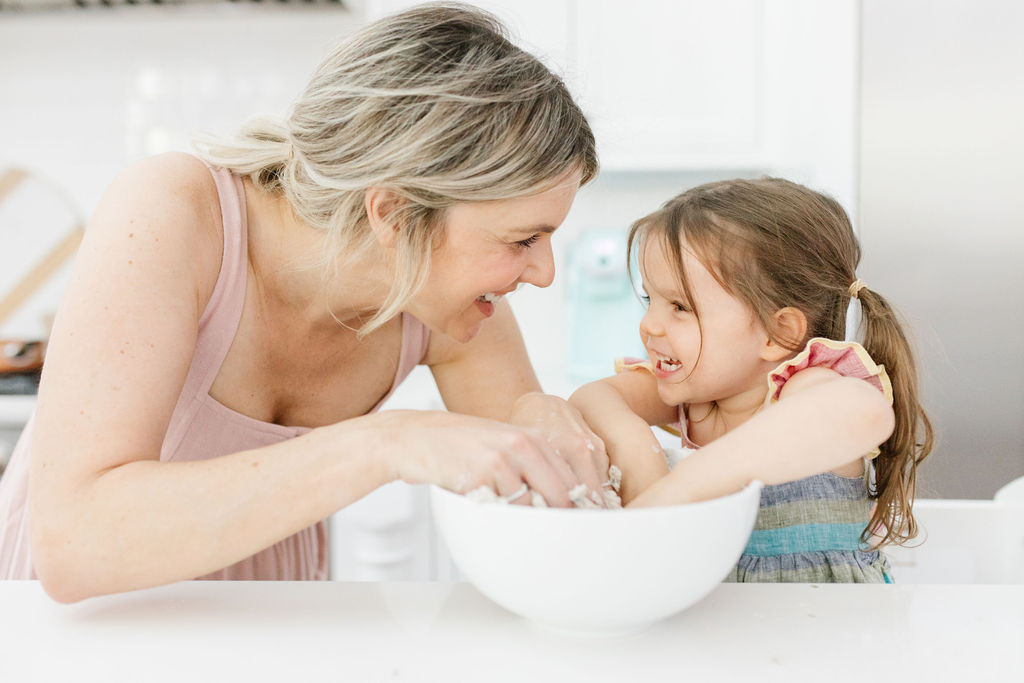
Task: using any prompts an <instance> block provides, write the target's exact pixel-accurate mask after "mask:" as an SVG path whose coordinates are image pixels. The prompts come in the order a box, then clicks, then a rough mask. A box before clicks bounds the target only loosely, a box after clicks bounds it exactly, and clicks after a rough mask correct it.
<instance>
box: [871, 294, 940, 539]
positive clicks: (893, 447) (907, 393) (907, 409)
mask: <svg viewBox="0 0 1024 683" xmlns="http://www.w3.org/2000/svg"><path fill="white" fill-rule="evenodd" d="M858 282H859V281H858ZM851 291H853V288H851ZM854 295H855V296H856V298H858V299H859V300H860V305H861V320H862V322H861V326H862V330H863V332H864V337H863V339H864V344H863V345H864V348H865V350H866V351H867V352H868V355H869V356H871V358H872V359H873V360H874V361H875V362H876V363H878V364H880V365H884V366H885V369H886V372H887V373H888V375H889V379H890V380H891V381H892V392H893V411H894V412H895V414H896V427H895V429H893V433H892V436H890V437H889V438H888V440H886V441H885V443H883V444H882V445H881V446H880V447H879V450H880V453H879V455H878V456H877V457H876V458H875V481H874V487H873V490H872V491H871V494H872V496H873V497H874V498H876V500H877V504H876V506H875V509H874V512H873V513H872V516H871V521H870V522H869V523H868V532H866V533H875V534H876V536H878V537H880V538H881V542H880V545H885V544H889V543H896V544H900V543H903V542H905V541H908V540H910V539H911V538H913V537H914V536H916V535H917V523H916V522H915V521H914V516H913V514H912V513H911V506H912V505H913V502H914V487H915V483H916V479H917V466H918V465H919V464H920V463H921V461H922V460H924V459H925V458H926V457H927V456H928V454H929V453H931V450H932V445H933V441H934V434H933V431H932V425H931V421H930V420H929V419H928V415H927V414H926V413H925V411H924V409H923V408H922V407H921V404H920V402H919V401H918V387H917V368H916V365H915V363H914V356H913V353H912V351H911V348H910V343H909V342H908V341H907V337H906V335H905V334H904V332H903V327H902V325H901V324H900V321H899V320H898V319H897V316H896V312H895V311H894V310H893V308H892V307H891V306H890V305H889V302H888V301H886V300H885V297H883V296H882V295H881V294H878V293H877V292H874V291H872V290H870V289H868V288H867V287H864V286H863V285H861V287H860V289H859V290H857V291H855V294H854Z"/></svg>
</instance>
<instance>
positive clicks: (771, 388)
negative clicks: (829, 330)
mask: <svg viewBox="0 0 1024 683" xmlns="http://www.w3.org/2000/svg"><path fill="white" fill-rule="evenodd" d="M798 373H802V375H801V378H802V379H803V378H808V377H810V376H811V375H812V374H813V375H817V374H835V375H839V376H841V377H853V378H856V379H862V380H864V381H866V382H868V383H869V384H871V385H872V386H874V387H875V388H876V389H878V390H879V391H881V392H882V393H883V394H884V395H885V397H886V398H887V399H888V401H889V403H890V404H892V400H893V394H892V382H891V381H890V380H889V375H888V373H886V371H885V366H883V365H878V364H877V363H875V362H874V360H872V358H871V356H870V355H868V352H867V351H866V350H865V349H864V347H863V346H861V345H860V344H858V343H857V342H850V341H835V340H834V339H825V338H823V337H815V338H814V339H811V340H810V341H808V342H807V345H806V346H805V347H804V349H803V350H802V351H801V352H800V353H798V354H797V355H796V356H794V357H793V358H790V359H789V360H787V361H784V362H782V363H780V364H779V365H778V366H777V367H776V368H775V369H774V370H772V371H771V372H770V373H768V396H767V401H768V402H769V403H774V402H775V401H778V400H779V398H780V396H781V395H782V390H783V387H785V386H786V385H787V383H789V382H790V380H792V379H793V378H794V377H795V376H796V375H797V374H798Z"/></svg>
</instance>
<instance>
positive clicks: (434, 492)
mask: <svg viewBox="0 0 1024 683" xmlns="http://www.w3.org/2000/svg"><path fill="white" fill-rule="evenodd" d="M428 486H429V488H430V496H431V499H434V498H435V497H436V498H441V499H445V498H447V499H448V500H457V501H459V502H458V503H456V504H457V505H477V506H480V507H481V508H483V509H485V510H488V509H497V510H518V511H519V512H512V513H509V514H543V515H551V514H558V515H580V514H585V515H588V516H591V515H594V514H605V515H608V514H614V515H619V516H621V515H633V516H638V515H657V514H660V515H664V514H665V513H666V512H667V511H671V510H683V509H685V510H693V509H699V508H710V507H717V506H720V505H726V504H727V503H728V502H729V501H731V500H732V499H734V498H739V497H743V496H746V495H750V493H749V492H750V491H751V489H756V493H760V491H761V489H763V488H764V483H763V482H762V481H760V480H758V479H754V480H752V481H751V482H750V483H749V484H747V485H746V486H744V487H743V488H742V489H740V490H739V491H736V492H734V493H727V494H726V495H724V496H718V497H716V498H709V499H707V500H700V501H696V502H693V503H677V504H674V505H658V506H654V507H642V508H628V507H627V508H619V509H615V510H611V509H608V508H597V509H594V508H576V507H571V508H555V507H534V506H532V505H511V504H501V503H474V502H473V501H470V500H467V499H466V496H465V495H464V494H461V493H456V492H454V491H449V490H448V489H445V488H442V487H440V486H437V485H436V484H429V485H428Z"/></svg>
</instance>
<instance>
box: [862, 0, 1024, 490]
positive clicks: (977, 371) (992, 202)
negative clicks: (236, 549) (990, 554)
mask: <svg viewBox="0 0 1024 683" xmlns="http://www.w3.org/2000/svg"><path fill="white" fill-rule="evenodd" d="M863 34H864V38H863V69H862V74H863V76H862V80H863V86H862V106H861V110H862V116H861V122H862V123H861V227H862V241H863V246H864V250H865V260H864V266H865V267H864V268H863V269H862V270H863V274H862V277H863V278H864V280H865V281H866V282H867V283H868V285H869V286H870V287H872V288H873V289H876V290H877V291H879V292H881V293H882V294H883V295H885V296H886V297H889V298H890V299H891V300H892V302H893V303H894V304H895V305H896V306H897V307H899V308H900V309H901V310H902V311H903V313H904V314H905V315H906V316H907V318H908V319H909V321H910V323H911V330H912V333H913V337H914V341H915V343H916V344H917V347H918V349H919V359H918V362H919V367H920V369H921V376H922V381H921V386H922V401H923V403H924V405H925V407H926V408H927V409H928V410H929V411H930V412H931V418H932V420H933V421H934V423H935V426H936V432H937V445H936V449H935V452H934V454H933V456H932V458H931V460H929V461H926V462H925V463H924V465H923V466H922V468H921V479H920V481H921V484H922V485H921V488H920V494H921V495H922V496H925V497H948V498H989V497H991V496H992V494H993V493H994V492H995V491H996V489H998V488H999V487H1000V486H1001V485H1003V484H1005V483H1006V482H1008V481H1010V480H1011V479H1013V478H1015V477H1017V476H1020V475H1022V474H1024V419H1022V418H1024V407H1022V406H1024V356H1022V355H1021V352H1020V348H1021V341H1020V340H1021V336H1022V334H1024V298H1022V294H1024V270H1022V269H1021V255H1022V254H1024V232H1022V230H1021V227H1022V225H1024V200H1022V199H1021V186H1022V185H1024V167H1022V165H1021V159H1022V158H1024V134H1022V131H1024V126H1022V122H1024V75H1022V74H1024V42H1022V40H1021V36H1022V35H1024V6H1022V5H1021V4H1019V3H1007V2H1001V1H1000V0H980V1H978V2H972V3H962V2H955V1H952V0H942V1H941V2H930V1H926V0H900V2H888V1H886V0H865V2H864V19H863Z"/></svg>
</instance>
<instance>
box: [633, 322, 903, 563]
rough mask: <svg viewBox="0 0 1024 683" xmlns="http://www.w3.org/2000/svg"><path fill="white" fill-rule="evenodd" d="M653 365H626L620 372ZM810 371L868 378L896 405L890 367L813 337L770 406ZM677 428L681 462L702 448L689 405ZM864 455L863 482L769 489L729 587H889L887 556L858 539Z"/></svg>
mask: <svg viewBox="0 0 1024 683" xmlns="http://www.w3.org/2000/svg"><path fill="white" fill-rule="evenodd" d="M644 366H646V367H647V368H648V369H649V368H650V364H649V363H646V362H643V361H636V360H634V359H626V360H623V361H620V362H618V363H617V364H616V370H617V371H623V370H635V369H641V368H644ZM809 367H826V368H829V369H831V370H834V371H835V372H837V373H839V374H840V375H843V376H845V377H857V378H860V379H863V380H865V381H867V382H869V383H870V384H872V385H873V386H875V387H876V388H878V390H879V391H881V392H882V393H883V394H885V396H886V398H888V399H889V402H890V404H891V403H892V385H891V383H890V381H889V377H888V375H887V374H886V372H885V368H884V367H883V366H881V365H876V364H875V363H874V361H872V360H871V358H870V357H869V356H868V354H867V352H866V351H865V350H864V348H863V347H862V346H860V344H857V343H855V342H838V341H833V340H831V339H821V338H815V339H812V340H810V341H809V342H808V343H807V346H806V347H805V348H804V350H803V351H801V352H800V353H799V354H798V355H797V356H796V357H795V358H792V359H791V360H788V361H786V362H784V363H782V364H781V365H779V366H778V367H777V368H776V369H775V370H773V371H772V372H771V373H769V375H768V392H767V395H766V398H765V401H766V403H768V404H770V403H774V402H775V401H777V400H778V399H779V395H780V393H781V391H782V387H783V386H784V385H785V383H786V382H787V381H788V380H789V378H790V377H792V376H793V375H795V374H796V373H797V372H799V371H801V370H804V369H806V368H809ZM679 418H680V420H679V423H678V424H676V425H672V426H673V427H677V428H678V431H679V434H680V437H681V439H682V445H683V449H682V450H681V452H680V453H678V454H673V457H670V462H669V465H670V466H671V465H673V464H674V462H675V461H677V459H678V457H685V455H686V454H688V453H689V452H692V451H693V450H694V449H696V448H699V446H697V445H696V444H695V443H693V442H692V441H691V440H690V439H689V437H688V436H687V434H686V412H685V406H680V411H679ZM876 454H877V450H876V451H875V452H872V453H868V454H866V456H865V458H864V475H863V476H859V477H841V476H839V475H837V474H834V473H832V472H826V473H824V474H817V475H814V476H812V477H808V478H806V479H800V480H797V481H791V482H786V483H784V484H776V485H773V486H765V487H764V488H763V489H762V490H761V507H760V509H759V510H758V514H757V521H756V522H755V523H754V530H753V532H752V533H751V535H750V540H749V541H748V542H747V547H746V548H745V549H744V551H743V554H742V555H741V556H740V559H739V562H738V563H737V564H736V566H735V567H734V568H733V569H732V571H731V572H730V573H729V575H728V576H727V577H726V579H725V580H726V581H729V582H786V583H800V582H807V583H892V573H891V570H890V567H889V562H888V560H887V559H886V557H885V554H884V553H882V552H881V551H879V550H875V549H872V548H870V547H866V546H865V545H864V543H863V542H862V541H861V534H862V533H863V532H864V529H865V528H867V525H868V521H869V520H870V518H871V510H872V506H873V504H874V501H872V500H871V499H870V498H869V497H868V484H869V480H870V476H871V471H872V466H871V458H873V457H874V456H875V455H876Z"/></svg>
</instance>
